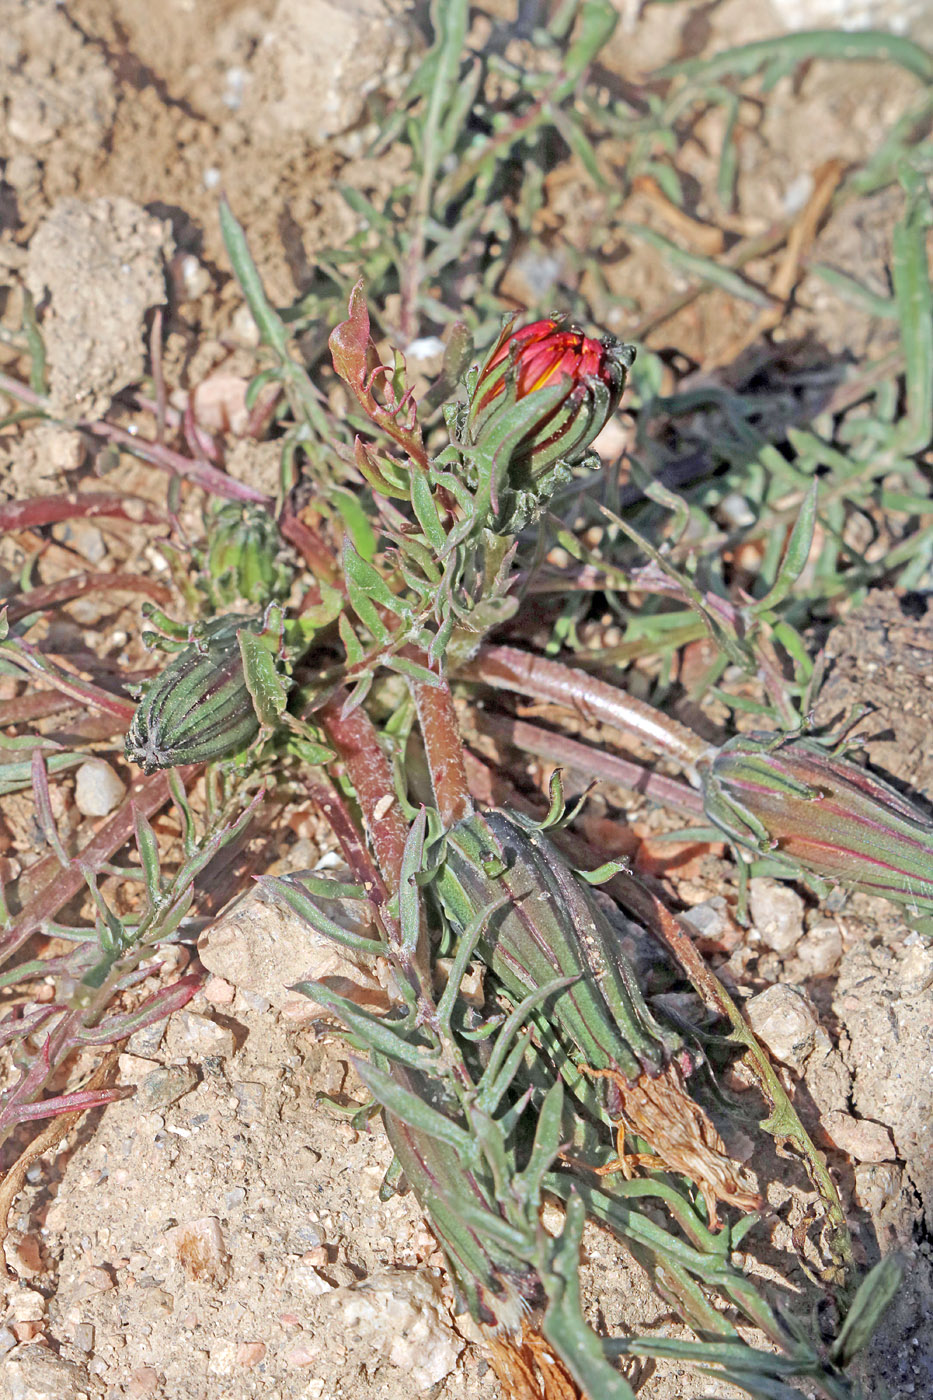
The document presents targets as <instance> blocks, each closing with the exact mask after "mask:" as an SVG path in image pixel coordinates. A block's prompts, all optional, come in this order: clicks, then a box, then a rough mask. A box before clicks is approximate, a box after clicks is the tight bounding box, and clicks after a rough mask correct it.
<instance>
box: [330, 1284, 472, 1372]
mask: <svg viewBox="0 0 933 1400" xmlns="http://www.w3.org/2000/svg"><path fill="white" fill-rule="evenodd" d="M333 1296H334V1297H335V1298H337V1297H339V1301H341V1302H342V1303H343V1320H344V1322H345V1324H346V1326H347V1328H349V1329H352V1330H354V1331H355V1332H356V1334H357V1340H358V1343H360V1344H362V1345H364V1346H365V1348H366V1351H367V1352H368V1353H370V1354H375V1355H376V1356H378V1357H380V1358H381V1359H382V1360H384V1361H387V1362H388V1363H389V1364H390V1365H391V1366H397V1367H398V1368H399V1369H400V1370H402V1371H404V1372H405V1375H406V1376H407V1378H408V1380H409V1382H410V1384H411V1388H412V1390H413V1391H414V1392H416V1393H417V1392H419V1391H425V1390H430V1389H431V1388H432V1387H433V1386H436V1385H438V1384H439V1383H440V1382H441V1381H442V1380H443V1379H444V1377H445V1376H448V1375H449V1374H450V1372H451V1371H452V1370H453V1369H454V1367H455V1366H456V1364H457V1358H458V1357H459V1355H460V1353H461V1352H462V1351H463V1348H464V1345H465V1343H464V1342H463V1340H462V1338H461V1337H460V1336H458V1334H457V1333H456V1332H455V1331H454V1329H453V1325H452V1322H451V1319H450V1317H449V1314H448V1313H447V1311H446V1309H445V1308H444V1307H443V1304H442V1303H441V1301H440V1299H439V1298H438V1295H437V1293H436V1292H435V1290H434V1287H433V1286H432V1282H431V1280H430V1279H429V1278H427V1277H426V1276H425V1275H424V1274H420V1273H415V1274H409V1273H403V1272H402V1271H401V1270H386V1271H385V1273H381V1274H375V1275H373V1276H372V1278H369V1279H366V1280H365V1281H364V1282H363V1283H361V1284H358V1285H357V1286H356V1287H355V1288H352V1289H341V1290H339V1295H333ZM371 1364H372V1363H371V1362H370V1365H371Z"/></svg>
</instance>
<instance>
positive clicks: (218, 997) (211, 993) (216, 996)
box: [204, 977, 236, 1006]
mask: <svg viewBox="0 0 933 1400" xmlns="http://www.w3.org/2000/svg"><path fill="white" fill-rule="evenodd" d="M235 996H236V987H233V986H231V985H230V983H229V982H225V981H224V979H223V978H222V977H209V978H208V979H207V981H206V982H205V983H204V997H205V1000H206V1001H209V1002H210V1004H211V1006H230V1005H231V1003H232V1002H233V998H234V997H235Z"/></svg>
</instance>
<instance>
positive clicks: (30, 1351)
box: [2, 1346, 90, 1400]
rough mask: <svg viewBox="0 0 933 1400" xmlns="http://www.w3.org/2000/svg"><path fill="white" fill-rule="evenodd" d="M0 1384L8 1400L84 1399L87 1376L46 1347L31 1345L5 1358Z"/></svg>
mask: <svg viewBox="0 0 933 1400" xmlns="http://www.w3.org/2000/svg"><path fill="white" fill-rule="evenodd" d="M2 1384H3V1395H4V1396H5V1397H6V1396H9V1400H87V1395H88V1392H89V1389H90V1377H89V1376H88V1373H87V1371H86V1370H85V1368H84V1367H83V1366H79V1365H77V1364H76V1363H75V1362H74V1361H66V1360H65V1358H64V1357H63V1356H58V1355H57V1353H56V1352H54V1351H52V1350H51V1349H50V1348H49V1347H47V1346H32V1347H27V1348H25V1349H24V1350H23V1351H21V1352H19V1353H18V1355H16V1356H11V1357H8V1359H7V1361H6V1364H5V1366H4V1368H3V1383H2Z"/></svg>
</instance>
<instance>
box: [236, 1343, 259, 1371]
mask: <svg viewBox="0 0 933 1400" xmlns="http://www.w3.org/2000/svg"><path fill="white" fill-rule="evenodd" d="M265 1354H266V1344H265V1342H239V1343H238V1344H237V1349H236V1352H235V1354H234V1358H233V1359H234V1362H235V1363H236V1365H237V1366H243V1367H245V1368H246V1369H247V1370H249V1369H250V1368H251V1367H253V1366H258V1365H259V1363H260V1361H262V1359H263V1357H264V1356H265Z"/></svg>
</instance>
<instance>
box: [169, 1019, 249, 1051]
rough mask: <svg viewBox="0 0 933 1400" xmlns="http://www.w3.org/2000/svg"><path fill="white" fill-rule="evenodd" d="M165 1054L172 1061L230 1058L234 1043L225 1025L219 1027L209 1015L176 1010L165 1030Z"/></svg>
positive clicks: (234, 1048)
mask: <svg viewBox="0 0 933 1400" xmlns="http://www.w3.org/2000/svg"><path fill="white" fill-rule="evenodd" d="M164 1048H165V1053H166V1055H167V1056H168V1058H169V1059H172V1060H189V1059H196V1060H203V1059H207V1058H208V1057H209V1056H217V1057H219V1058H220V1059H222V1060H229V1059H232V1058H233V1054H234V1051H235V1050H236V1041H235V1040H234V1036H233V1031H232V1030H230V1028H229V1027H228V1026H218V1024H217V1022H216V1021H212V1020H211V1019H210V1018H209V1017H208V1016H198V1015H197V1014H196V1013H195V1012H194V1011H176V1012H175V1014H174V1015H173V1016H170V1017H169V1022H168V1026H167V1027H166V1030H165V1040H164Z"/></svg>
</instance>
